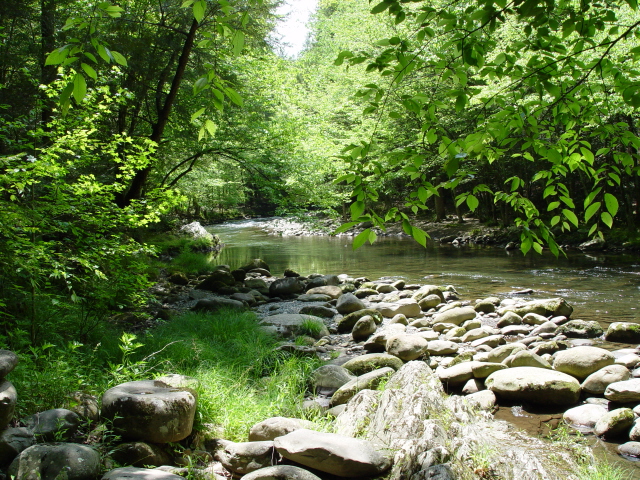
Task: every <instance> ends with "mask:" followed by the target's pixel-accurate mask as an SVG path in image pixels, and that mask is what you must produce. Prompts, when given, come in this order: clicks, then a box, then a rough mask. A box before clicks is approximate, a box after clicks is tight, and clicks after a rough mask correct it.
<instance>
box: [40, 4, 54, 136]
mask: <svg viewBox="0 0 640 480" xmlns="http://www.w3.org/2000/svg"><path fill="white" fill-rule="evenodd" d="M55 33H56V2H55V0H40V65H41V70H40V83H41V84H42V85H49V84H50V83H51V82H53V81H54V80H55V79H56V73H57V68H56V66H55V65H47V66H45V64H44V62H45V59H46V58H47V55H48V54H49V53H50V52H52V51H53V49H54V48H55V45H56V42H55ZM41 100H42V127H43V128H44V129H45V130H47V124H48V123H49V122H50V121H51V118H52V117H53V106H54V102H53V101H52V100H51V99H50V98H47V96H46V95H45V94H44V93H41Z"/></svg>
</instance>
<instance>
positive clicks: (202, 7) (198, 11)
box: [192, 0, 207, 23]
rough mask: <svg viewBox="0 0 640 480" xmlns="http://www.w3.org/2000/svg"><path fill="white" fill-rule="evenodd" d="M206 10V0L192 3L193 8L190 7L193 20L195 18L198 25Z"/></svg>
mask: <svg viewBox="0 0 640 480" xmlns="http://www.w3.org/2000/svg"><path fill="white" fill-rule="evenodd" d="M206 9H207V2H206V0H197V1H195V2H193V6H192V11H193V18H195V19H196V21H197V22H198V23H201V22H202V19H203V18H204V14H205V11H206Z"/></svg>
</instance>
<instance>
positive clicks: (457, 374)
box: [436, 362, 479, 387]
mask: <svg viewBox="0 0 640 480" xmlns="http://www.w3.org/2000/svg"><path fill="white" fill-rule="evenodd" d="M477 363H479V362H462V363H459V364H457V365H454V366H452V367H449V368H438V369H436V375H438V378H439V379H440V381H441V382H442V383H443V384H444V385H446V386H450V387H457V386H462V385H464V384H465V383H466V382H467V381H469V380H471V379H472V378H473V367H474V365H475V364H477Z"/></svg>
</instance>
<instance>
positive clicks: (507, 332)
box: [500, 325, 531, 337]
mask: <svg viewBox="0 0 640 480" xmlns="http://www.w3.org/2000/svg"><path fill="white" fill-rule="evenodd" d="M530 331H531V327H530V326H528V325H509V326H506V327H503V328H501V329H500V334H501V335H504V336H505V337H515V336H517V335H528V334H529V332H530Z"/></svg>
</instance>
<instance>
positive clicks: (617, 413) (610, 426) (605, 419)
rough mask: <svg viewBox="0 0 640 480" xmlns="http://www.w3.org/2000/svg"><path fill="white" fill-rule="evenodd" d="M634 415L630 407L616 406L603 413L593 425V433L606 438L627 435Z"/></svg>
mask: <svg viewBox="0 0 640 480" xmlns="http://www.w3.org/2000/svg"><path fill="white" fill-rule="evenodd" d="M634 420H635V415H634V414H633V410H631V409H630V408H617V409H615V410H612V411H610V412H607V413H605V414H604V415H603V416H602V418H600V420H598V421H597V422H596V425H595V426H594V427H593V433H594V434H595V435H596V436H598V437H600V436H604V437H606V438H614V437H623V436H627V438H628V435H629V430H630V429H631V427H632V426H633V421H634Z"/></svg>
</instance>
